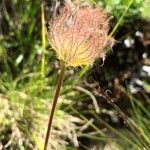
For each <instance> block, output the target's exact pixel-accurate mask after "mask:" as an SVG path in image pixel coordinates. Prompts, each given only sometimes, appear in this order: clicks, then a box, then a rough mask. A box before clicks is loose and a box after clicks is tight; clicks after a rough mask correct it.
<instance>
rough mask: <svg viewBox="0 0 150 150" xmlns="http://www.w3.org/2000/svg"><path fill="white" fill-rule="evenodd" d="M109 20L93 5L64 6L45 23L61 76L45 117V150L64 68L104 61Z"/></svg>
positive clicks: (70, 4)
mask: <svg viewBox="0 0 150 150" xmlns="http://www.w3.org/2000/svg"><path fill="white" fill-rule="evenodd" d="M109 21H110V18H109V17H108V16H107V13H106V12H105V11H103V10H100V9H99V8H97V7H96V6H91V5H81V4H77V5H75V4H72V3H67V4H66V5H65V6H64V7H63V8H62V10H61V11H60V13H59V15H57V16H54V17H53V18H52V19H51V20H50V22H49V29H48V39H49V43H50V45H51V46H52V48H53V49H54V50H55V52H56V55H57V58H58V59H59V60H60V61H61V73H60V76H59V79H58V82H57V86H56V92H55V96H54V101H53V105H52V110H51V114H50V118H49V124H48V130H47V135H46V139H45V148H44V149H45V150H46V148H47V144H48V139H49V135H50V130H51V126H52V120H53V115H54V111H55V107H56V103H57V99H58V96H59V93H60V87H61V85H62V81H63V74H64V68H66V67H69V66H70V67H78V66H83V65H92V64H93V63H94V61H95V60H96V59H97V58H100V57H101V58H105V55H106V52H107V51H108V50H109V49H110V48H111V47H112V46H113V44H114V39H113V38H111V37H110V36H108V31H109Z"/></svg>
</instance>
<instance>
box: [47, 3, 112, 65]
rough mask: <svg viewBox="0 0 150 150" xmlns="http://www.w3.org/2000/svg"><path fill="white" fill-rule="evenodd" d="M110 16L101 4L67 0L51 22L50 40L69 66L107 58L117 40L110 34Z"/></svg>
mask: <svg viewBox="0 0 150 150" xmlns="http://www.w3.org/2000/svg"><path fill="white" fill-rule="evenodd" d="M109 20H110V18H108V16H107V13H106V12H105V11H102V10H100V9H99V8H96V7H93V6H90V5H86V6H81V5H80V4H78V5H73V4H66V5H65V6H64V8H63V9H62V10H61V12H60V14H59V15H58V16H55V17H53V18H52V19H51V20H50V22H49V30H48V37H49V42H50V44H51V46H52V48H53V49H54V50H55V51H56V55H57V57H58V59H60V60H62V61H63V62H65V64H66V66H72V67H77V66H82V65H90V64H91V65H92V64H93V62H94V61H95V59H97V58H99V57H101V58H104V57H105V54H106V52H107V50H106V49H108V48H110V47H112V45H113V43H114V39H113V38H111V37H109V36H108V30H109Z"/></svg>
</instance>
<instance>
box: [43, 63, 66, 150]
mask: <svg viewBox="0 0 150 150" xmlns="http://www.w3.org/2000/svg"><path fill="white" fill-rule="evenodd" d="M64 72H65V66H64V64H63V63H62V64H61V72H60V75H59V78H58V81H57V85H56V91H55V96H54V100H53V104H52V108H51V113H50V116H49V121H48V127H47V133H46V137H45V144H44V150H47V146H48V141H49V137H50V132H51V128H52V121H53V117H54V112H55V109H56V104H57V101H58V97H59V94H60V89H61V86H62V83H63V78H64Z"/></svg>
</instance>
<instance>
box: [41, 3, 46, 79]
mask: <svg viewBox="0 0 150 150" xmlns="http://www.w3.org/2000/svg"><path fill="white" fill-rule="evenodd" d="M44 15H45V14H44V5H43V3H42V4H41V24H42V31H41V37H42V61H41V76H42V78H44V76H45V50H46V28H45V17H44Z"/></svg>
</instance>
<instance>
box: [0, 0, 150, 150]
mask: <svg viewBox="0 0 150 150" xmlns="http://www.w3.org/2000/svg"><path fill="white" fill-rule="evenodd" d="M131 1H132V0H115V1H113V0H95V2H96V3H97V4H98V5H100V6H102V7H103V8H106V9H107V10H108V11H109V12H110V15H112V16H114V19H112V21H113V22H112V28H113V27H114V26H115V24H116V23H117V21H118V20H119V18H120V17H121V16H122V13H123V12H124V11H125V9H126V7H127V6H128V4H129V2H131ZM44 2H45V5H44V8H45V17H46V19H47V18H49V15H50V14H48V12H50V3H49V1H44ZM148 3H149V2H148V1H145V2H144V1H143V0H133V2H132V5H131V6H130V8H129V10H128V12H127V14H125V16H124V18H123V19H122V20H121V26H122V27H124V26H125V27H126V26H127V25H128V24H130V23H134V20H137V19H139V18H141V17H142V13H143V15H144V16H146V17H147V16H149V7H148V5H147V4H148ZM47 21H48V20H46V22H47ZM41 29H42V23H41V1H40V0H36V1H33V0H31V1H27V0H2V1H0V66H1V67H0V149H2V148H6V149H10V150H11V149H12V150H13V149H21V150H23V149H25V150H26V149H42V147H43V140H44V136H45V132H46V125H47V119H48V114H49V108H50V102H51V100H52V98H53V93H54V90H55V85H56V81H57V77H58V74H59V64H58V62H57V60H56V58H55V54H54V53H53V51H52V50H51V48H50V47H49V45H48V42H47V41H46V50H45V51H44V57H45V58H44V59H45V60H44V61H45V66H46V68H45V78H43V77H41V62H42V58H43V56H42V54H43V51H42V50H43V48H45V46H44V47H43V43H42V37H43V34H41V32H42V31H41ZM117 30H118V32H119V30H121V27H120V26H119V27H118V28H117ZM130 30H131V29H130ZM129 34H130V33H129ZM123 36H126V35H121V37H118V38H119V39H123V40H124V38H122V37H123ZM123 40H122V41H121V40H119V42H124V41H123ZM113 53H114V54H116V55H118V54H119V52H118V51H115V50H114V52H113ZM122 53H126V52H122ZM110 59H111V58H110ZM118 65H119V64H118ZM94 67H95V66H94ZM96 67H97V66H96ZM104 67H105V65H104ZM94 69H95V68H94ZM98 69H99V70H101V68H100V67H99V68H98ZM78 70H80V69H78ZM102 70H103V68H102ZM77 72H78V71H76V70H72V69H70V70H68V71H67V72H66V77H65V82H64V85H63V90H62V94H61V96H60V99H59V104H58V110H57V113H56V117H55V120H54V128H53V131H52V141H53V142H52V143H51V146H52V147H50V149H64V150H65V149H68V150H69V149H70V150H71V149H78V148H79V147H81V149H89V148H87V147H91V148H90V149H92V147H93V148H97V149H98V148H100V149H103V148H104V147H105V148H110V147H111V149H112V150H113V149H114V150H116V149H143V148H145V149H149V147H150V146H149V145H150V139H149V137H148V135H149V132H150V129H149V126H150V122H149V120H150V118H149V117H150V116H149V108H147V105H148V104H149V97H148V95H147V93H146V94H145V98H143V99H144V100H143V99H142V100H139V98H135V97H134V96H133V95H132V94H131V93H130V92H125V91H124V92H123V93H126V94H127V97H126V100H127V99H130V100H131V105H132V107H130V108H129V111H128V114H129V116H130V118H128V117H127V116H126V115H125V114H124V112H123V110H120V108H119V107H118V106H117V107H116V105H115V104H114V103H111V105H112V107H111V109H110V108H109V107H108V106H107V107H106V108H105V107H103V106H100V113H99V114H98V113H96V112H97V109H96V108H97V107H99V106H97V105H99V103H98V102H99V101H98V100H97V101H98V102H95V100H96V98H95V95H94V92H93V91H92V90H91V89H89V87H87V86H85V84H84V85H83V83H85V80H86V77H85V78H83V79H82V81H83V82H79V81H76V79H79V77H78V73H77ZM89 72H91V71H88V73H87V74H89ZM114 74H115V73H114ZM104 76H105V77H106V78H107V80H108V82H109V83H110V79H111V77H112V76H113V75H111V74H109V73H107V74H105V75H104ZM102 79H103V78H102ZM77 83H78V87H76V85H77ZM102 84H105V82H104V83H102ZM100 85H101V83H100ZM147 85H149V83H147ZM94 90H96V89H94ZM91 91H92V92H91ZM118 91H119V90H118ZM96 92H97V91H96ZM115 96H117V95H115ZM89 99H90V100H89ZM106 99H108V97H105V100H106ZM145 101H146V102H145ZM97 103H98V104H97ZM101 105H102V104H101ZM104 105H105V103H104ZM119 113H121V115H122V114H123V119H122V120H125V121H127V123H125V124H126V125H123V126H122V125H120V126H119V129H118V128H116V127H115V125H113V124H111V123H110V122H111V121H109V120H108V121H107V119H108V117H103V115H104V116H109V118H112V120H113V119H116V118H117V117H118V116H119ZM101 116H102V118H101ZM117 119H118V118H117ZM66 120H67V121H66ZM118 120H119V119H118ZM128 120H129V124H128ZM116 124H118V122H117V123H116ZM100 125H103V126H102V127H100ZM121 127H122V128H121ZM137 133H138V134H137ZM78 139H79V141H78ZM87 139H89V141H91V142H89V143H90V144H91V145H89V146H88V143H86V144H85V145H84V140H87ZM95 141H96V143H95ZM97 141H98V142H97ZM92 142H93V143H94V144H93V143H92ZM94 146H95V147H94ZM128 146H129V147H128ZM112 147H113V148H112ZM79 149H80V148H79Z"/></svg>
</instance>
